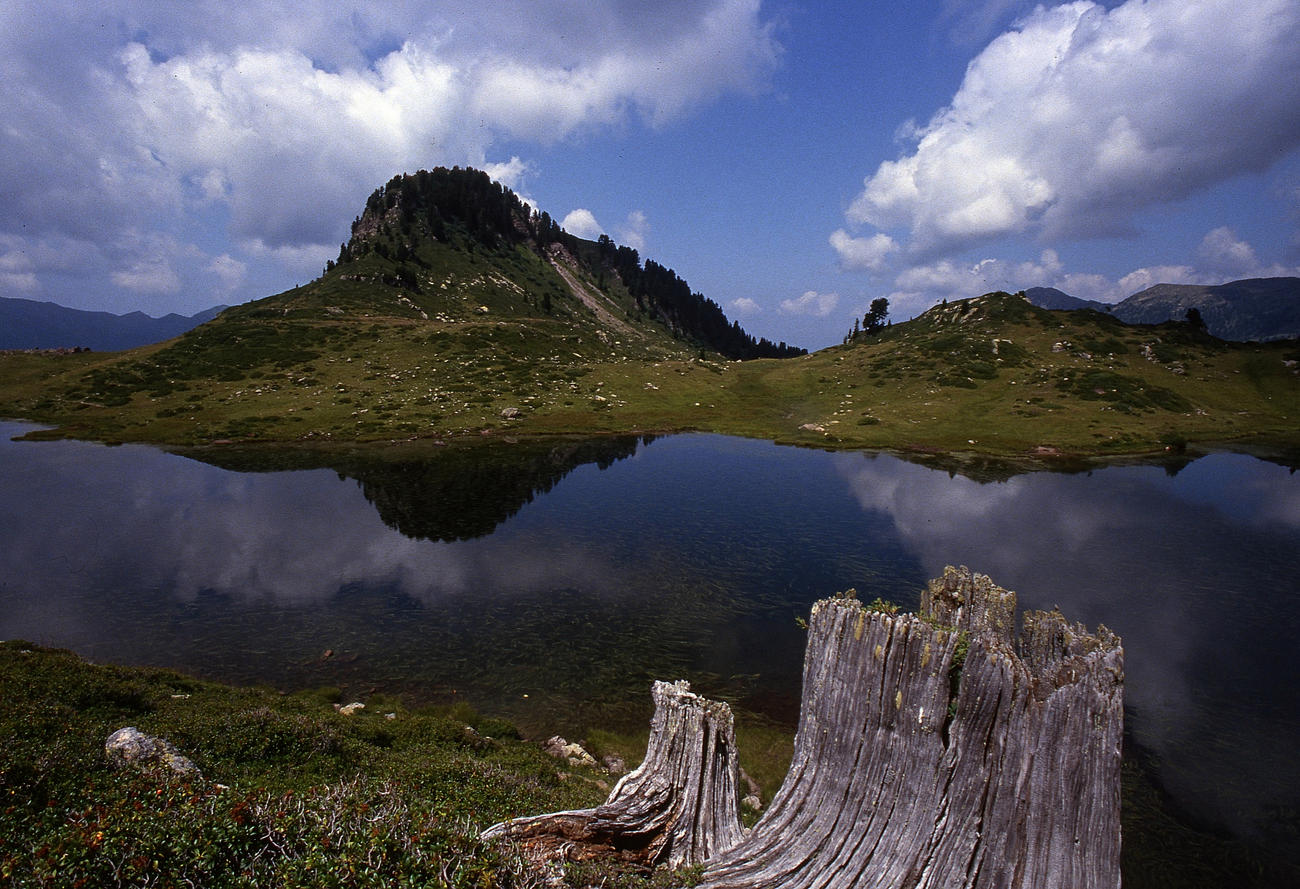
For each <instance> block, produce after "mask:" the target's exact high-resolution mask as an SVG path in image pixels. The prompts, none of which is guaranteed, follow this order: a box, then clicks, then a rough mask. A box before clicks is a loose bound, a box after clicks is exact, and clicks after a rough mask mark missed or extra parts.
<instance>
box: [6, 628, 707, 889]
mask: <svg viewBox="0 0 1300 889" xmlns="http://www.w3.org/2000/svg"><path fill="white" fill-rule="evenodd" d="M0 685H2V686H3V687H4V688H5V689H6V690H7V695H6V705H5V709H4V712H3V714H0V815H2V817H0V885H4V886H23V887H40V886H48V887H80V886H85V887H96V889H98V887H107V886H186V885H197V886H204V887H208V889H213V887H225V886H232V887H234V886H238V887H257V886H268V887H269V886H275V887H293V886H301V887H321V886H339V887H353V886H356V887H361V886H374V887H380V886H382V887H398V886H454V887H498V886H499V887H511V886H515V887H531V886H538V885H541V883H540V881H539V879H538V877H537V876H536V875H530V874H529V873H528V872H527V871H526V870H525V868H524V867H523V865H522V863H521V862H520V861H519V860H517V859H516V858H514V857H513V856H512V855H511V853H510V851H509V850H508V849H503V848H499V847H495V846H491V845H488V844H484V843H481V842H479V840H478V839H477V836H478V833H479V831H480V830H481V829H483V828H485V827H487V826H488V825H489V824H491V823H493V822H495V821H497V820H500V819H503V818H506V817H511V816H514V815H521V814H529V813H535V812H539V811H553V810H555V809H559V808H565V807H575V806H586V805H594V804H596V803H598V802H600V801H602V800H603V799H604V797H605V789H604V788H603V787H602V785H601V782H602V781H604V780H606V779H608V777H609V776H607V775H604V774H603V773H600V772H596V771H589V770H586V769H583V768H582V767H575V766H571V765H569V764H567V763H564V764H561V763H560V762H559V761H558V760H555V759H552V758H550V757H548V756H546V755H545V754H543V753H542V752H541V751H540V750H539V748H538V747H537V745H535V744H530V743H527V742H524V741H521V740H519V739H518V737H517V735H516V734H515V732H514V730H513V729H512V728H511V727H510V726H509V725H508V724H507V723H504V722H501V721H499V720H494V719H487V718H482V717H479V716H477V715H475V714H474V713H473V712H472V711H469V710H468V708H464V707H461V708H460V709H459V710H457V711H455V712H445V711H442V712H440V711H433V710H426V711H417V712H411V711H407V710H405V709H403V708H402V707H401V705H400V704H399V703H397V702H395V701H381V700H378V699H376V700H372V701H371V702H370V703H369V706H367V708H366V709H364V710H362V711H360V712H357V713H355V714H353V715H342V714H340V713H338V712H336V711H335V709H334V707H332V706H331V704H330V697H331V696H330V694H329V692H328V690H326V691H325V692H323V693H319V694H302V695H292V696H284V695H280V694H278V693H276V692H273V691H270V690H267V689H247V688H231V687H228V686H221V685H216V684H213V683H208V682H202V681H199V680H195V679H192V678H189V677H186V676H182V675H180V674H177V673H173V672H169V671H164V670H154V669H129V668H124V667H113V666H97V665H91V664H87V663H85V662H83V661H80V660H79V659H77V658H76V657H75V656H74V655H72V654H70V653H68V652H62V651H54V650H49V649H43V648H40V647H37V646H33V645H30V644H27V643H23V642H6V643H0ZM390 714H391V715H390ZM127 725H133V726H136V727H138V728H140V729H141V730H142V731H145V732H147V733H149V734H153V735H156V736H161V737H165V738H168V739H169V740H171V741H172V742H173V743H175V744H176V745H177V746H178V747H179V748H180V749H181V750H182V751H183V752H184V753H185V754H186V755H187V756H189V757H190V758H191V759H193V760H194V762H195V764H196V765H197V766H198V767H199V768H200V770H201V772H202V777H197V778H180V777H176V776H170V777H169V776H167V775H163V774H159V773H156V772H155V773H150V772H145V771H139V770H136V769H129V768H128V769H121V770H115V769H113V768H111V767H110V766H109V764H108V760H107V759H106V757H105V754H104V741H105V739H106V738H107V737H108V736H109V734H111V733H112V732H113V731H115V730H117V729H119V728H122V727H124V726H127ZM667 877H668V875H659V876H658V877H653V878H652V877H647V876H646V875H643V874H637V873H633V872H624V871H620V870H618V869H617V868H614V867H612V866H595V867H593V866H588V867H585V868H582V869H575V870H574V872H573V873H572V874H570V875H569V879H568V881H567V883H566V885H571V886H583V885H600V886H611V887H613V886H625V887H629V889H630V887H649V886H656V885H663V883H662V881H663V880H665V879H667ZM677 879H678V880H679V882H678V883H677V885H680V884H681V883H680V880H681V879H683V877H682V875H678V877H677Z"/></svg>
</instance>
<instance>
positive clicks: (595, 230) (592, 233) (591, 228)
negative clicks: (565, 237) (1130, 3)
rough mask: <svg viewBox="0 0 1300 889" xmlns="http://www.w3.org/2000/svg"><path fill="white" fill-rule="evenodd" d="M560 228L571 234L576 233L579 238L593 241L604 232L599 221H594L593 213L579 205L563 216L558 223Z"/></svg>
mask: <svg viewBox="0 0 1300 889" xmlns="http://www.w3.org/2000/svg"><path fill="white" fill-rule="evenodd" d="M560 228H562V229H564V230H565V231H566V232H568V233H569V234H571V235H577V236H578V237H580V238H586V239H587V240H589V241H594V240H595V239H596V238H599V237H600V236H601V235H602V234H604V232H605V230H604V229H603V228H601V226H600V223H599V222H597V221H596V217H595V215H593V214H592V212H591V211H590V210H587V209H584V208H582V207H579V208H578V209H576V210H574V211H572V212H570V213H569V214H568V215H567V216H565V217H564V220H563V221H562V222H561V223H560Z"/></svg>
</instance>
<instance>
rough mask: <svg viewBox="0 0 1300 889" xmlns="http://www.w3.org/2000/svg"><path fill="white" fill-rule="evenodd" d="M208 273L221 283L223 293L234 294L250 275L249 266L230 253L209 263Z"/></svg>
mask: <svg viewBox="0 0 1300 889" xmlns="http://www.w3.org/2000/svg"><path fill="white" fill-rule="evenodd" d="M207 271H209V272H210V273H212V274H213V275H215V276H216V277H217V280H219V281H220V282H221V290H222V292H223V293H232V292H234V291H235V289H236V288H238V287H239V285H240V284H243V283H244V278H245V277H247V275H248V266H247V264H245V263H242V262H240V261H239V260H238V259H235V258H234V257H233V256H231V255H230V254H229V253H223V254H221V255H220V256H218V257H216V258H215V259H213V260H212V261H211V262H209V263H208V265H207Z"/></svg>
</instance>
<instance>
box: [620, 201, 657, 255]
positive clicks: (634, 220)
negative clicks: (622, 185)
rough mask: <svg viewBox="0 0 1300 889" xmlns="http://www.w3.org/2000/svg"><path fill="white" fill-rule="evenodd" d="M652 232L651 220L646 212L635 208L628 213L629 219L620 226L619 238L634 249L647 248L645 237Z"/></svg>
mask: <svg viewBox="0 0 1300 889" xmlns="http://www.w3.org/2000/svg"><path fill="white" fill-rule="evenodd" d="M649 234H650V221H649V220H648V219H646V215H645V213H643V212H642V211H640V210H633V211H632V212H631V213H629V214H627V220H626V221H625V222H624V223H623V225H622V226H620V227H619V230H618V240H619V242H620V243H622V244H625V245H627V246H628V247H631V248H632V249H634V250H645V239H646V236H647V235H649Z"/></svg>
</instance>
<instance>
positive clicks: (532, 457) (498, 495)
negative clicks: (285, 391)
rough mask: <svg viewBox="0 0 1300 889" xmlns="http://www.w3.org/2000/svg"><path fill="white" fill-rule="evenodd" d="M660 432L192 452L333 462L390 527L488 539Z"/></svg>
mask: <svg viewBox="0 0 1300 889" xmlns="http://www.w3.org/2000/svg"><path fill="white" fill-rule="evenodd" d="M653 439H654V437H653V436H642V437H638V436H615V437H610V438H601V439H579V440H569V439H564V440H554V441H527V442H505V443H503V444H501V445H496V446H492V447H485V446H477V445H475V446H467V445H460V446H453V447H446V446H434V445H425V444H414V445H409V444H408V445H404V446H403V447H402V448H385V449H381V450H375V449H368V450H367V449H363V450H357V451H350V452H349V451H342V452H336V451H315V450H303V449H301V448H300V449H280V448H271V449H267V448H257V449H244V450H238V449H232V448H218V449H215V450H214V449H212V448H203V449H195V450H193V451H189V452H187V456H190V457H193V458H194V459H196V460H201V461H203V462H205V463H210V464H211V465H213V466H219V467H222V468H224V469H231V470H235V471H239V472H259V471H261V472H264V471H285V470H307V469H316V468H328V469H332V470H333V471H334V472H337V473H338V474H339V475H340V476H346V477H348V478H353V479H356V481H357V483H358V484H359V485H360V487H361V491H362V493H363V494H364V495H365V498H366V500H368V501H369V502H370V503H371V504H372V505H373V506H374V507H375V510H376V511H377V512H378V513H379V517H380V518H381V519H382V520H383V521H384V523H385V524H386V525H388V526H389V527H390V528H394V529H396V530H398V531H401V532H402V534H404V535H405V536H407V537H413V538H416V539H423V540H441V541H446V542H451V541H457V540H472V539H474V538H475V537H485V536H487V535H488V534H491V533H492V532H493V531H494V530H496V528H497V526H498V525H500V524H501V523H502V522H504V521H506V520H507V519H509V518H510V517H511V516H513V515H514V514H515V513H517V512H518V511H519V510H520V508H522V507H523V506H525V505H526V504H528V503H531V502H532V501H533V498H534V497H536V496H537V495H539V494H545V493H546V492H547V491H550V490H551V489H552V488H553V487H555V485H556V484H557V483H558V482H559V481H560V480H561V479H562V478H564V477H565V476H566V475H568V474H569V473H570V472H572V471H573V470H574V469H575V468H576V467H578V466H582V465H584V464H588V463H591V464H595V465H596V466H597V467H598V468H599V469H605V468H608V467H609V466H611V465H612V464H613V463H614V462H615V461H617V460H622V459H624V458H626V457H630V456H631V455H632V454H634V453H636V450H637V447H638V446H640V445H642V444H649V443H650V442H651V441H653Z"/></svg>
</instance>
